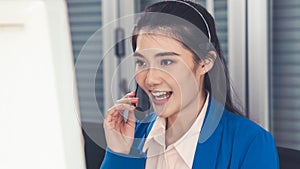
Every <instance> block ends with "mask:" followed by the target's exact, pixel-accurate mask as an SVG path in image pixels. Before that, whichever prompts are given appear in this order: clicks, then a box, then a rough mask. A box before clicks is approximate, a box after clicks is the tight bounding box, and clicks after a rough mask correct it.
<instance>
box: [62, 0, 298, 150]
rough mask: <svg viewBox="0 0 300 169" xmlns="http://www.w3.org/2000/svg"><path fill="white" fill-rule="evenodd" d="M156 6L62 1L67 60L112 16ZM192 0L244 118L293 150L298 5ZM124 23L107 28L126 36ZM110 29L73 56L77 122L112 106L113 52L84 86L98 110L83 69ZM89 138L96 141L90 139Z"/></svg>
mask: <svg viewBox="0 0 300 169" xmlns="http://www.w3.org/2000/svg"><path fill="white" fill-rule="evenodd" d="M158 1H159V0H67V5H68V13H69V21H70V29H71V36H72V44H73V54H74V63H75V62H76V61H77V59H78V57H79V56H80V53H81V50H82V49H83V47H84V45H85V43H86V42H87V41H88V40H89V38H90V37H91V36H92V35H94V33H95V32H96V31H97V30H98V31H99V29H101V28H102V27H104V26H105V25H107V24H109V23H111V22H112V21H115V20H116V19H117V18H118V16H126V15H129V14H133V13H138V12H140V11H142V10H143V9H144V8H145V7H146V6H147V5H150V4H152V3H154V2H158ZM197 1H198V2H199V3H200V4H202V5H203V6H205V7H206V8H207V9H208V10H209V11H210V12H211V14H212V15H213V16H214V18H215V20H216V26H217V32H218V36H219V38H220V41H221V46H222V48H223V52H224V55H225V56H226V59H227V64H228V65H229V68H230V74H231V78H232V81H233V84H234V87H235V90H236V92H237V95H238V96H239V103H240V104H241V105H242V108H243V110H244V111H245V115H246V116H247V117H249V118H250V119H252V120H254V121H256V122H257V123H258V124H260V125H261V126H262V127H264V128H266V129H267V130H269V131H270V132H271V133H273V135H274V137H275V140H276V143H277V145H278V146H281V147H286V148H291V149H295V150H300V1H299V0H197ZM126 24H127V25H126ZM128 24H131V25H133V24H134V18H133V20H132V23H118V24H115V26H114V29H116V28H117V27H120V28H123V29H124V30H125V34H126V35H127V36H130V31H131V30H129V29H130V28H128ZM114 29H107V30H103V31H101V32H100V33H99V36H98V37H97V38H95V39H96V40H95V44H96V45H94V46H91V47H90V49H89V50H88V52H87V53H86V54H85V55H86V56H85V57H84V56H81V57H83V58H80V59H82V63H83V64H81V65H80V66H81V68H80V70H81V71H78V72H76V76H77V86H78V94H79V103H80V110H81V116H82V121H83V123H84V124H87V125H88V126H93V125H94V126H96V125H97V123H98V122H99V120H98V119H99V117H98V114H97V110H96V109H97V108H98V109H99V110H100V111H101V113H102V114H104V113H105V111H106V110H107V109H108V108H109V107H110V106H111V105H112V104H113V99H112V96H111V92H110V90H111V88H110V87H111V86H112V84H111V77H112V76H114V74H113V72H114V70H115V69H116V67H117V65H118V63H119V61H120V59H117V57H116V56H115V55H114V54H113V53H112V54H111V55H109V54H108V55H107V56H105V58H104V61H103V62H101V63H100V65H99V69H98V71H97V75H96V77H95V82H94V83H95V84H96V85H95V89H92V90H95V93H96V100H97V103H98V107H95V106H91V104H92V103H91V100H93V99H94V97H95V96H93V95H90V93H89V91H90V90H91V89H89V87H90V86H89V85H88V83H90V82H89V79H88V73H89V69H90V65H92V64H94V63H95V62H97V59H99V55H100V56H103V55H104V54H106V52H107V51H108V50H109V49H110V46H112V45H113V44H114V43H115V30H114ZM130 53H131V48H130V46H126V55H125V56H127V55H128V54H130ZM84 70H86V71H84ZM121 70H122V72H123V74H119V75H120V77H117V78H118V79H121V81H122V79H123V80H125V81H123V82H125V83H126V82H127V83H129V81H130V79H126V77H129V76H130V74H132V71H127V70H128V68H126V67H122V68H121ZM128 74H129V75H128ZM117 76H118V75H117ZM125 86H128V84H125ZM113 89H114V87H113V88H112V90H113ZM118 96H119V95H118V94H117V95H116V96H115V97H118ZM98 127H99V126H98ZM91 128H93V127H91ZM93 129H94V130H93V131H92V132H91V133H89V134H91V135H97V127H94V128H93ZM91 137H92V138H93V139H96V140H97V138H96V137H97V136H91ZM99 137H100V136H99ZM98 139H101V138H98ZM96 142H97V141H96Z"/></svg>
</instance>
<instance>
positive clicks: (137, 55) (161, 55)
mask: <svg viewBox="0 0 300 169" xmlns="http://www.w3.org/2000/svg"><path fill="white" fill-rule="evenodd" d="M133 56H135V57H144V56H143V55H142V54H141V53H139V52H134V54H133ZM154 56H155V57H163V56H179V54H178V53H175V52H161V53H157V54H155V55H154Z"/></svg>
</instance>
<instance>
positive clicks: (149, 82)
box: [145, 68, 162, 89]
mask: <svg viewBox="0 0 300 169" xmlns="http://www.w3.org/2000/svg"><path fill="white" fill-rule="evenodd" d="M160 74H161V72H160V71H159V70H158V69H156V68H149V69H148V71H147V76H146V79H145V84H146V86H147V87H148V88H149V89H151V88H154V87H155V86H157V85H159V84H161V83H162V80H161V77H160Z"/></svg>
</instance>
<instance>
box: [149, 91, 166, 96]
mask: <svg viewBox="0 0 300 169" xmlns="http://www.w3.org/2000/svg"><path fill="white" fill-rule="evenodd" d="M166 94H167V92H152V95H153V96H155V97H159V96H162V95H166ZM164 97H165V96H164Z"/></svg>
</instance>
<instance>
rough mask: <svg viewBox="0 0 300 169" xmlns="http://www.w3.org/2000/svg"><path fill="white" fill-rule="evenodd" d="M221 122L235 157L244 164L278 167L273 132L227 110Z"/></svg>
mask: <svg viewBox="0 0 300 169" xmlns="http://www.w3.org/2000/svg"><path fill="white" fill-rule="evenodd" d="M220 124H221V125H222V126H223V130H224V132H225V133H226V134H227V136H229V137H230V138H229V140H231V141H230V142H231V151H232V154H233V158H235V159H238V161H240V162H241V165H242V166H244V167H245V166H253V167H254V166H256V165H257V166H256V167H259V168H278V155H277V150H276V145H275V141H274V138H273V136H272V135H271V133H269V132H268V131H266V130H265V129H264V128H262V127H261V126H259V125H258V124H256V123H255V122H253V121H251V120H249V119H247V118H245V117H242V116H240V115H237V114H234V113H232V112H229V111H227V110H225V111H224V113H223V117H222V119H221V122H220ZM262 166H264V167H262ZM246 168H247V167H246ZM254 168H255V167H254Z"/></svg>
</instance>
